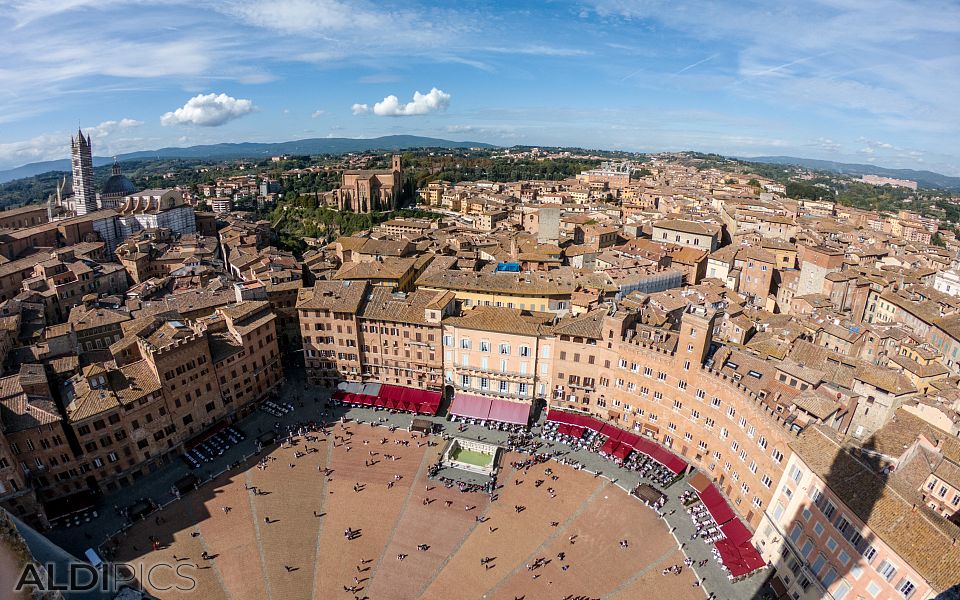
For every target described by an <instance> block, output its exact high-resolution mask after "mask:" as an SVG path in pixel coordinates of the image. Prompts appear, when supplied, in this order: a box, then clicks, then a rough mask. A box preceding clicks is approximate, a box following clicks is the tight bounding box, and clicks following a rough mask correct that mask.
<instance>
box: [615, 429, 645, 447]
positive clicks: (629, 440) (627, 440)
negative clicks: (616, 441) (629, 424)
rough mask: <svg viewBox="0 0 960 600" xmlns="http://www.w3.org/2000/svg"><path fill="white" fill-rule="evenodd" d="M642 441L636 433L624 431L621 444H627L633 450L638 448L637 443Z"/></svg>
mask: <svg viewBox="0 0 960 600" xmlns="http://www.w3.org/2000/svg"><path fill="white" fill-rule="evenodd" d="M639 440H640V436H639V435H637V434H635V433H630V432H629V431H624V432H623V433H622V434H620V443H621V444H627V445H628V446H630V447H631V448H636V447H637V442H638V441H639Z"/></svg>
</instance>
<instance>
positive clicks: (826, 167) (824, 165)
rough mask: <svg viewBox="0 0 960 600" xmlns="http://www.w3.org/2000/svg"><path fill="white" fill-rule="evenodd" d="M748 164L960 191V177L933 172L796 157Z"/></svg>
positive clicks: (755, 159) (756, 158)
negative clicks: (890, 179) (905, 181)
mask: <svg viewBox="0 0 960 600" xmlns="http://www.w3.org/2000/svg"><path fill="white" fill-rule="evenodd" d="M742 160H745V161H747V162H756V163H772V164H776V165H797V166H800V167H806V168H807V169H817V170H820V171H833V172H834V173H843V174H844V175H879V176H880V177H895V178H897V179H910V180H912V181H916V182H917V184H918V185H919V186H920V187H923V188H935V189H941V190H950V191H954V192H956V191H960V177H950V176H949V175H941V174H940V173H934V172H933V171H915V170H913V169H888V168H886V167H878V166H876V165H862V164H854V163H841V162H834V161H832V160H818V159H815V158H797V157H795V156H754V157H750V158H743V159H742Z"/></svg>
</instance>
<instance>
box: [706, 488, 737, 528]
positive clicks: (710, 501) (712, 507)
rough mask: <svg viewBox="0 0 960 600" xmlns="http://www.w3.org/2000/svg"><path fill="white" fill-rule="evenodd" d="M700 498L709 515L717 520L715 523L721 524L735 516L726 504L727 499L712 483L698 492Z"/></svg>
mask: <svg viewBox="0 0 960 600" xmlns="http://www.w3.org/2000/svg"><path fill="white" fill-rule="evenodd" d="M699 495H700V500H701V501H702V502H703V505H704V506H706V507H707V510H708V511H710V516H711V517H713V520H714V521H716V522H717V525H723V524H725V523H726V522H727V521H729V520H730V519H733V518H736V515H735V514H734V513H733V509H731V508H730V505H729V504H727V501H726V500H724V499H723V496H721V495H720V491H719V490H717V487H716V486H715V485H713V484H712V483H711V484H710V485H708V486H707V488H706V489H704V490H703V491H702V492H700V494H699Z"/></svg>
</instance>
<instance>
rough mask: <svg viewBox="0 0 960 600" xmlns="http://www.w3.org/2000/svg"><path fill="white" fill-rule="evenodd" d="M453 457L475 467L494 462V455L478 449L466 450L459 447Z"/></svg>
mask: <svg viewBox="0 0 960 600" xmlns="http://www.w3.org/2000/svg"><path fill="white" fill-rule="evenodd" d="M453 459H454V460H459V461H460V462H465V463H467V464H468V465H473V466H475V467H488V466H490V463H492V462H493V455H491V454H485V453H483V452H477V451H476V450H465V449H463V448H459V449H458V450H457V451H456V452H454V453H453Z"/></svg>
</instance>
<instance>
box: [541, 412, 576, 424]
mask: <svg viewBox="0 0 960 600" xmlns="http://www.w3.org/2000/svg"><path fill="white" fill-rule="evenodd" d="M574 416H575V415H573V414H571V413H565V412H563V411H561V410H551V411H549V412H548V413H547V420H548V421H553V422H554V423H564V424H566V425H573V417H574Z"/></svg>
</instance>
